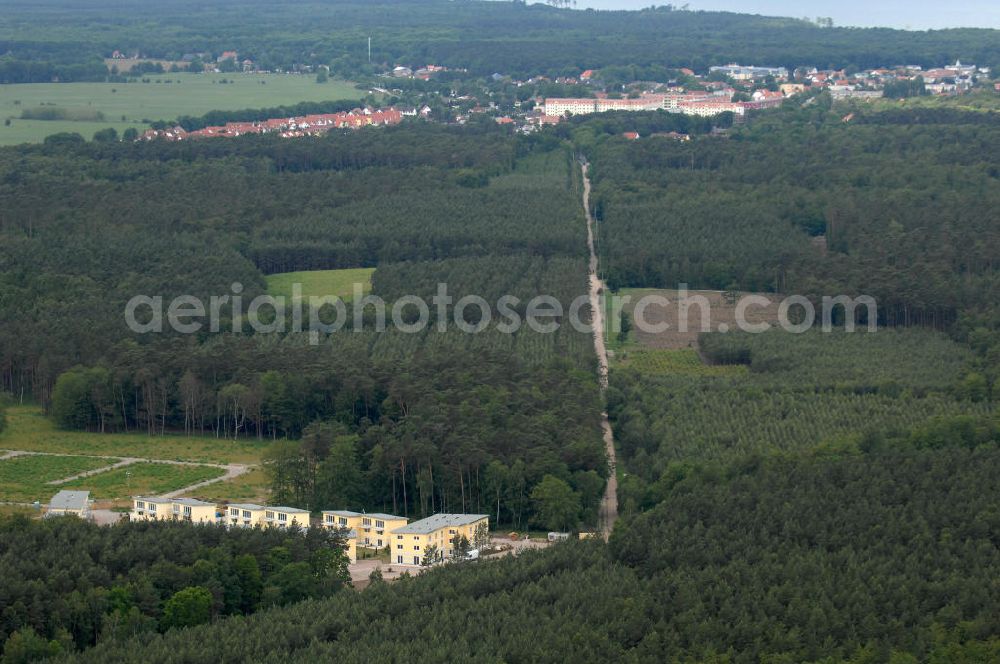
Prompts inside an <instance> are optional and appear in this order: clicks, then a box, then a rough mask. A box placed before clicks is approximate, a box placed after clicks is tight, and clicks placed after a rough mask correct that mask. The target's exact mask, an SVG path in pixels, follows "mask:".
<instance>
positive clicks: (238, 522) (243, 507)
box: [225, 503, 267, 528]
mask: <svg viewBox="0 0 1000 664" xmlns="http://www.w3.org/2000/svg"><path fill="white" fill-rule="evenodd" d="M266 509H267V508H265V507H264V506H263V505H254V504H252V503H232V504H230V505H227V506H226V516H225V524H226V525H227V526H229V527H234V526H236V527H240V528H253V527H254V526H257V525H260V526H263V525H264V511H265V510H266Z"/></svg>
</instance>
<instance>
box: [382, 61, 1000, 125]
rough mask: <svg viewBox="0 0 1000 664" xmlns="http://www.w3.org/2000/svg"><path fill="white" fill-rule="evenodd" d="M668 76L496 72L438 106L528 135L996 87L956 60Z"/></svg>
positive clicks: (985, 73)
mask: <svg viewBox="0 0 1000 664" xmlns="http://www.w3.org/2000/svg"><path fill="white" fill-rule="evenodd" d="M440 71H443V68H436V67H433V66H426V67H420V68H411V67H406V66H397V67H395V68H393V69H392V70H391V71H388V72H386V73H385V74H383V76H384V77H385V78H386V79H388V80H389V82H387V83H386V88H379V89H378V90H379V91H381V92H385V93H390V94H397V95H400V94H404V92H403V90H401V89H391V88H392V83H391V81H392V80H393V79H400V78H412V79H418V78H419V79H420V80H423V81H427V80H433V78H434V76H435V75H437V73H438V72H440ZM417 72H420V75H419V76H418V75H417ZM671 74H672V77H671V79H670V80H665V81H631V82H624V83H623V82H619V81H616V82H615V83H609V82H607V81H604V80H602V74H601V72H600V71H599V70H589V69H588V70H585V71H583V72H582V73H581V74H580V75H579V76H576V77H574V76H565V77H556V78H549V77H545V76H536V77H532V78H529V79H526V80H516V79H512V78H510V77H506V76H504V75H502V74H499V73H497V74H494V75H493V76H492V77H490V78H489V79H488V80H487V86H486V87H485V88H484V89H483V90H482V91H481V92H480V93H479V94H475V93H473V94H470V93H468V92H465V93H460V92H459V91H458V90H452V92H451V94H450V95H449V97H448V98H447V99H443V100H442V101H443V102H444V103H445V104H447V107H448V110H449V111H450V112H451V113H452V114H453V118H452V119H453V121H454V122H455V123H457V124H464V123H466V122H468V121H470V120H471V118H472V117H474V116H475V115H477V114H485V115H487V116H490V117H493V118H494V119H495V120H496V122H498V123H500V124H505V125H513V126H515V127H517V128H518V129H519V130H521V131H523V132H525V133H528V132H531V131H534V130H536V129H537V128H538V127H540V126H544V125H551V124H557V123H559V122H560V121H561V120H564V119H565V118H566V117H568V116H572V115H586V114H591V113H601V112H606V111H655V110H665V111H668V112H671V113H682V114H686V115H693V116H699V117H711V116H715V115H719V114H721V113H726V112H728V113H732V114H733V116H734V119H735V121H737V122H739V121H741V120H742V118H744V117H745V116H746V114H747V113H749V112H751V111H761V110H767V109H771V108H776V107H778V106H781V104H782V103H784V101H785V100H787V99H789V98H792V97H795V96H800V95H809V94H815V93H817V92H824V91H825V92H828V93H829V94H830V96H831V97H833V99H835V100H848V99H855V100H862V101H866V100H873V99H879V98H882V97H889V98H902V97H909V96H921V95H960V94H965V93H968V92H971V91H973V90H974V89H976V88H983V87H984V86H987V84H988V87H986V89H989V90H992V91H994V92H1000V84H994V83H992V82H989V78H990V69H989V68H987V67H977V66H976V65H972V64H963V63H962V62H961V61H957V62H955V63H954V64H948V65H944V66H941V67H938V68H933V69H923V68H922V67H920V66H917V65H900V66H893V67H888V68H879V69H870V70H863V71H856V72H852V71H849V70H846V69H839V70H832V69H828V70H820V69H817V68H814V67H813V68H808V67H800V68H797V69H795V70H793V71H789V70H788V69H787V68H785V67H771V66H757V65H742V64H735V63H734V64H729V65H721V66H713V67H710V68H709V69H708V70H707V71H705V72H703V73H700V74H699V73H696V72H694V71H693V70H691V69H686V68H681V69H678V70H672V71H671ZM456 87H458V86H456ZM553 87H558V88H560V89H561V90H563V91H566V92H570V91H572V92H573V93H574V94H572V95H570V94H562V95H558V96H557V95H543V94H533V95H529V96H528V97H527V98H523V99H522V98H518V99H517V100H516V101H514V102H513V103H512V104H510V103H505V102H506V101H507V100H505V99H503V97H504V96H505V95H504V93H503V90H504V89H505V88H506V89H510V88H513V89H514V90H515V91H516V90H522V89H529V90H545V89H546V88H553ZM387 88H388V89H387ZM518 97H520V95H518ZM438 119H440V118H438Z"/></svg>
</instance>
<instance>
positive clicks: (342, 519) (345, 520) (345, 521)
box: [340, 516, 347, 526]
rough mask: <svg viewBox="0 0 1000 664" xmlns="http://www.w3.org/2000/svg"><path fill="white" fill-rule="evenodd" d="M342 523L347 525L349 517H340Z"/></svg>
mask: <svg viewBox="0 0 1000 664" xmlns="http://www.w3.org/2000/svg"><path fill="white" fill-rule="evenodd" d="M340 525H342V526H346V525H347V517H343V516H342V517H340Z"/></svg>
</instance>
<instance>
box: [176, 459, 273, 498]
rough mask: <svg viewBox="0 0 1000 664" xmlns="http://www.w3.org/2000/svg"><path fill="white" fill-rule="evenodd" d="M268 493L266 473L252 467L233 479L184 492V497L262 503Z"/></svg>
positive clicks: (268, 495)
mask: <svg viewBox="0 0 1000 664" xmlns="http://www.w3.org/2000/svg"><path fill="white" fill-rule="evenodd" d="M270 495H271V491H270V489H268V480H267V475H266V474H265V473H264V470H263V469H261V468H254V469H253V470H250V471H248V472H246V473H244V474H242V475H240V476H239V477H237V478H235V479H231V480H225V481H223V482H216V483H215V484H209V485H208V486H206V487H204V488H201V489H198V490H197V491H194V492H192V493H186V494H184V497H185V498H198V499H200V500H208V501H216V502H223V501H231V502H237V503H258V504H261V505H263V504H266V503H267V501H268V498H269V497H270Z"/></svg>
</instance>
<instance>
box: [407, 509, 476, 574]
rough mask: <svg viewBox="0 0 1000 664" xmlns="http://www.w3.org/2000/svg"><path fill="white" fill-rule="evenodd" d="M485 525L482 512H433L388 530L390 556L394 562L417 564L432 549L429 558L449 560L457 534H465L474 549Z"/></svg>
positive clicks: (436, 560) (437, 560)
mask: <svg viewBox="0 0 1000 664" xmlns="http://www.w3.org/2000/svg"><path fill="white" fill-rule="evenodd" d="M488 529H489V516H488V515H486V514H435V515H434V516H430V517H427V518H426V519H421V520H420V521H414V522H413V523H411V524H408V525H405V526H402V527H400V528H396V529H394V530H392V531H391V532H390V535H391V538H392V540H391V541H392V550H391V553H392V558H391V560H392V561H393V562H394V563H395V564H397V565H407V566H410V565H413V566H420V565H422V564H423V562H424V558H425V556H427V555H430V554H431V552H433V558H434V560H433V561H432V562H442V561H445V560H450V559H451V558H452V556H453V555H454V553H455V550H454V544H455V540H456V539H457V538H461V537H465V538H466V540H468V542H469V545H470V547H472V550H475V551H477V552H478V549H477V546H476V544H477V540H478V539H479V538H480V536H481V535H482V534H485V532H486V531H487V530H488Z"/></svg>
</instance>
